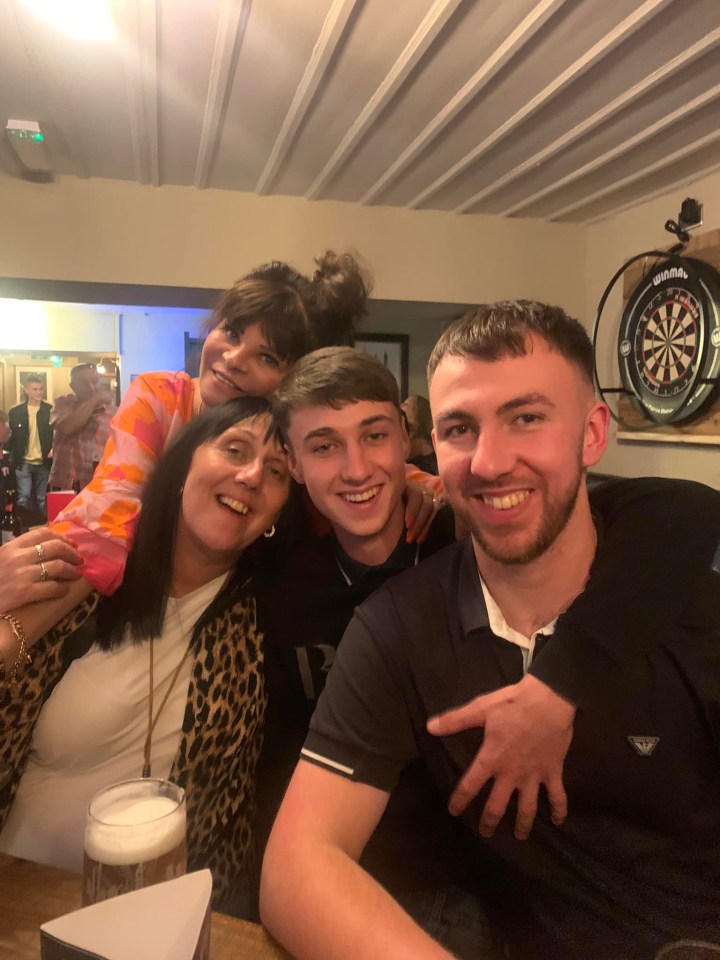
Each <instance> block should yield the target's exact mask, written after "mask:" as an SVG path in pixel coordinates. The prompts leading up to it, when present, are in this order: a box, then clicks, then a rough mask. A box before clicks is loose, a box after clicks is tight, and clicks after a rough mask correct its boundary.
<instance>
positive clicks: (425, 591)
mask: <svg viewBox="0 0 720 960" xmlns="http://www.w3.org/2000/svg"><path fill="white" fill-rule="evenodd" d="M601 542H602V541H601ZM601 549H602V548H601ZM712 577H713V578H714V579H712V580H708V581H707V590H706V592H705V594H704V605H703V603H700V604H699V605H694V607H693V610H692V611H690V612H689V614H688V616H686V617H685V616H680V617H679V618H678V622H677V623H675V624H673V625H671V626H668V628H667V630H666V631H665V632H664V633H661V634H660V635H658V637H657V642H656V643H655V644H654V645H652V646H651V647H650V648H649V649H643V650H642V651H641V652H639V653H638V655H637V656H635V657H634V658H632V659H630V661H629V662H627V663H625V665H624V668H623V670H622V671H618V672H617V673H616V674H615V675H612V676H610V677H608V676H605V677H603V682H602V684H599V685H598V688H597V689H592V690H590V691H589V693H588V698H587V703H586V709H584V710H582V711H580V712H579V713H578V716H577V718H576V722H575V732H574V738H573V742H572V745H571V748H570V752H569V753H568V757H567V760H566V765H565V786H566V789H567V792H568V797H569V805H570V813H569V816H568V820H567V822H566V824H565V825H564V826H562V827H555V826H554V825H553V824H552V823H551V821H550V817H549V809H548V804H547V802H546V800H545V798H544V797H541V802H540V808H539V813H538V819H537V821H536V824H535V826H534V828H533V831H532V834H531V836H530V838H529V839H528V840H526V841H517V840H515V839H514V837H513V835H512V825H513V823H514V810H512V811H510V813H509V815H508V816H506V817H505V819H504V820H503V822H502V823H501V825H500V827H499V828H498V830H497V832H496V835H495V837H494V838H493V839H492V840H491V841H489V842H485V841H481V840H480V839H479V838H478V837H477V823H478V819H479V815H480V811H481V808H482V804H483V803H484V801H485V799H486V796H487V792H488V791H487V790H486V791H485V792H484V793H483V795H481V797H480V798H479V799H478V800H477V801H476V802H475V803H474V804H473V805H472V806H471V807H470V808H469V810H468V811H467V812H466V814H465V815H464V822H465V825H466V827H467V828H468V829H469V830H470V831H471V832H472V833H473V834H474V836H475V837H476V839H477V840H478V843H479V844H480V847H479V848H478V855H480V850H481V849H482V851H483V852H487V851H488V850H489V851H490V852H491V854H492V855H493V856H494V857H495V858H496V867H495V868H492V869H496V870H497V877H498V884H497V886H498V893H499V899H500V901H501V906H503V907H504V908H505V909H506V911H507V913H508V914H509V915H510V916H511V922H510V923H509V924H507V925H506V934H507V936H508V937H509V939H510V941H511V943H513V944H514V946H515V948H516V949H517V951H518V956H520V957H522V958H523V960H524V958H530V957H543V958H550V957H552V958H553V960H559V958H568V960H570V958H572V960H581V958H582V960H588V958H598V957H603V958H604V957H608V958H610V957H612V958H613V960H623V958H627V960H630V958H633V960H635V958H638V960H639V958H644V960H651V958H652V957H653V956H654V954H655V952H656V951H657V949H658V948H659V947H660V945H662V944H663V943H665V942H667V941H669V940H676V939H681V938H684V937H690V938H692V937H694V938H704V939H711V940H720V910H719V909H718V904H720V644H719V641H718V637H719V636H720V618H719V617H718V603H717V581H716V575H715V574H713V575H712ZM591 580H592V577H591ZM713 588H714V591H715V592H714V593H713V592H712V591H713ZM611 600H612V598H611V597H608V603H610V602H611ZM698 610H700V611H702V616H700V615H699V614H698ZM554 642H555V638H554V637H549V638H546V643H545V648H544V649H543V650H541V651H539V652H537V653H536V658H535V662H536V663H537V664H540V663H541V661H542V658H543V656H544V655H546V654H547V653H550V652H551V651H552V646H553V643H554ZM522 675H523V664H522V652H521V650H520V649H519V648H518V647H517V646H515V645H514V644H511V643H509V642H508V641H506V640H503V639H501V638H499V637H496V636H494V634H493V633H492V631H491V630H490V627H489V625H488V617H487V611H486V609H485V604H484V601H483V597H482V591H481V588H480V584H479V579H478V575H477V570H476V566H475V561H474V554H473V551H472V547H471V544H470V542H469V541H465V542H461V543H459V544H456V545H453V546H451V547H449V548H447V549H446V550H443V551H441V552H440V553H438V554H436V555H435V556H434V557H431V558H430V559H429V560H428V561H427V562H425V563H424V564H422V565H420V567H418V568H416V569H415V570H409V571H407V572H406V573H403V574H400V575H399V576H397V577H395V578H393V579H392V580H391V581H389V582H388V583H387V584H386V585H385V586H384V587H383V588H382V589H381V590H380V591H378V592H377V593H376V594H375V595H374V596H373V597H371V598H370V600H368V602H367V603H365V604H364V605H363V606H362V607H361V608H360V609H358V610H357V611H356V613H355V616H354V618H353V620H352V622H351V623H350V625H349V627H348V630H347V631H346V634H345V636H344V637H343V641H342V643H341V644H340V647H339V649H338V655H337V657H336V660H335V664H334V667H333V670H332V672H331V674H330V676H329V678H328V682H327V685H326V688H325V692H324V694H323V696H322V697H321V699H320V702H319V704H318V708H317V710H316V712H315V714H314V717H313V720H312V722H311V729H310V733H309V735H308V738H307V741H306V744H305V748H304V750H303V756H304V757H305V759H306V760H310V761H311V762H314V763H318V764H321V765H322V766H324V767H325V768H327V769H329V770H332V771H333V772H335V773H337V774H338V775H342V776H346V777H350V778H352V779H354V780H357V781H359V782H363V783H368V784H370V785H372V786H375V787H378V788H380V789H382V790H386V791H391V790H392V788H393V786H394V783H395V782H396V779H397V777H398V775H399V774H400V772H401V771H402V770H403V768H404V767H405V766H406V765H407V764H408V763H411V762H413V761H415V760H417V759H418V758H421V759H422V760H423V761H424V763H425V764H426V766H427V768H428V770H429V772H430V775H431V777H432V779H433V781H434V782H435V784H436V785H437V787H438V788H439V789H440V791H441V792H442V794H443V795H445V796H446V797H447V796H449V794H450V793H451V791H452V789H453V788H454V786H455V784H456V783H457V780H458V779H459V777H460V775H461V774H462V773H463V772H464V771H465V769H466V768H467V766H468V764H469V763H470V761H471V759H472V758H473V756H474V755H475V753H476V751H477V748H478V746H479V744H480V740H481V733H480V732H479V731H469V732H466V733H461V734H457V735H454V736H452V737H446V738H442V739H440V738H436V737H431V736H430V735H429V734H428V733H427V732H426V730H425V723H426V721H427V718H428V717H429V716H431V715H433V714H435V713H437V712H439V711H441V710H444V709H447V708H449V707H451V706H455V705H458V704H460V703H464V702H466V701H467V700H470V699H471V698H472V697H474V696H477V695H478V694H480V693H483V692H489V691H491V690H494V689H497V688H498V687H501V686H504V685H506V684H509V683H515V682H517V681H518V680H520V679H521V677H522ZM503 897H504V898H505V902H504V903H502V900H503Z"/></svg>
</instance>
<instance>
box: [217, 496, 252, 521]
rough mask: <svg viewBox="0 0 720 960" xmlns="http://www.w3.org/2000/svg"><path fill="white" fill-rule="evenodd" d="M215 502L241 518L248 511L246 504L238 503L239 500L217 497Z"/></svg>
mask: <svg viewBox="0 0 720 960" xmlns="http://www.w3.org/2000/svg"><path fill="white" fill-rule="evenodd" d="M217 501H218V503H222V504H223V506H225V507H229V508H230V509H231V510H232V511H233V512H234V513H238V514H240V516H241V517H244V516H245V515H246V514H247V512H248V509H249V508H248V506H247V504H246V503H240V501H239V500H233V498H232V497H225V496H218V497H217Z"/></svg>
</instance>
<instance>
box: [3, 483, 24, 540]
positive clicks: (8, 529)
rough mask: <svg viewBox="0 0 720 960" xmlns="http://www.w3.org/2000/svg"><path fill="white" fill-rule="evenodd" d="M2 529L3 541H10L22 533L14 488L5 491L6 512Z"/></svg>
mask: <svg viewBox="0 0 720 960" xmlns="http://www.w3.org/2000/svg"><path fill="white" fill-rule="evenodd" d="M0 531H1V532H2V542H3V543H9V542H10V541H11V540H14V539H15V537H19V536H20V534H21V533H22V527H21V526H20V519H19V517H18V516H17V514H16V513H15V491H14V490H13V489H10V490H7V491H6V492H5V513H4V515H3V519H2V526H1V527H0Z"/></svg>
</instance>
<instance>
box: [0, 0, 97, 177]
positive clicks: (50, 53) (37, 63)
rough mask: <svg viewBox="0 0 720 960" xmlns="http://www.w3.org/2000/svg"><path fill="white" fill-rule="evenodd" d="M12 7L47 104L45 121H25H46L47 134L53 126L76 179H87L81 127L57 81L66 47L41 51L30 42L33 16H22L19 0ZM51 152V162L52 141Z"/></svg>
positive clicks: (50, 46)
mask: <svg viewBox="0 0 720 960" xmlns="http://www.w3.org/2000/svg"><path fill="white" fill-rule="evenodd" d="M12 3H13V13H14V15H15V20H16V22H17V27H18V31H19V33H20V36H21V37H22V41H23V44H24V46H25V52H26V53H27V58H28V62H29V63H30V66H31V68H32V72H33V74H34V75H35V79H36V81H37V84H38V87H39V90H40V93H41V96H42V99H43V101H44V109H43V117H42V118H36V117H27V118H26V119H29V120H35V119H42V120H43V121H47V122H45V123H44V126H45V132H46V133H47V127H48V125H50V124H51V125H52V127H53V130H54V132H55V134H56V137H57V138H59V139H61V140H62V144H63V145H64V147H65V150H66V152H67V155H68V159H69V160H70V162H71V163H72V165H73V169H72V173H73V175H74V176H76V177H81V178H83V179H86V178H88V177H89V176H90V170H89V168H88V162H87V157H86V156H85V149H84V147H83V142H82V139H81V137H80V126H79V124H78V122H77V118H76V117H75V114H74V112H73V109H72V107H71V105H70V99H69V97H68V96H67V94H66V93H65V92H64V90H63V89H62V87H61V86H60V84H58V82H57V80H56V77H58V76H62V67H61V62H62V56H63V45H62V43H56V44H49V45H47V46H45V45H43V46H42V49H41V47H40V45H39V44H38V43H37V41H36V40H32V39H31V38H32V37H35V36H36V32H35V30H34V29H33V25H32V23H31V22H30V20H29V18H30V14H28V13H27V12H25V11H23V12H22V14H21V12H20V10H19V9H18V3H17V0H12ZM48 76H51V77H52V78H53V79H52V83H49V82H48V80H47V77H48ZM48 151H49V153H50V159H51V160H52V154H53V138H52V137H50V139H49V142H48Z"/></svg>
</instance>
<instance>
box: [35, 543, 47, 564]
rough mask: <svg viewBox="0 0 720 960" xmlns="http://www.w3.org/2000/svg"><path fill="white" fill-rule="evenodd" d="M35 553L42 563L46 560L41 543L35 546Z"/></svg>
mask: <svg viewBox="0 0 720 960" xmlns="http://www.w3.org/2000/svg"><path fill="white" fill-rule="evenodd" d="M35 553H37V555H38V560H39V561H40V562H41V563H42V561H43V560H44V559H45V551H44V550H43V548H42V544H41V543H36V544H35Z"/></svg>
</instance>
